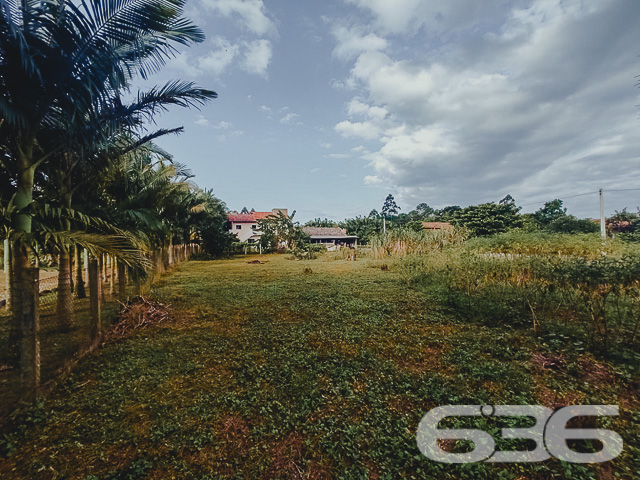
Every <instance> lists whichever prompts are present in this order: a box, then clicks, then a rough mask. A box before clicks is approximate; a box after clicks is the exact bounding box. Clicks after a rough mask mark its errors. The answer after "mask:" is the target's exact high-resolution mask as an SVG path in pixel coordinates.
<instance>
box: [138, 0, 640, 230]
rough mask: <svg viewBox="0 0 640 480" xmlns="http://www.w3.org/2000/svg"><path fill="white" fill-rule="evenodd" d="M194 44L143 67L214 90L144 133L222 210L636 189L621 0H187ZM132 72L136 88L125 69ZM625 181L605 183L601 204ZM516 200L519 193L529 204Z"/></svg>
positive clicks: (631, 34)
mask: <svg viewBox="0 0 640 480" xmlns="http://www.w3.org/2000/svg"><path fill="white" fill-rule="evenodd" d="M186 16H187V17H188V18H190V19H192V20H193V21H194V22H195V23H196V24H197V25H199V26H200V27H201V28H203V30H204V31H205V34H206V35H207V39H206V41H205V42H204V43H203V44H201V45H197V46H194V47H189V48H184V49H181V50H180V54H179V55H178V56H177V57H176V58H174V59H172V60H170V61H169V63H168V64H167V66H166V67H165V68H164V69H163V70H162V71H161V72H160V73H158V74H157V75H156V76H155V77H154V78H152V81H153V82H154V83H163V82H165V81H166V80H169V79H176V78H180V79H182V80H189V81H193V82H196V83H197V84H199V85H201V86H203V87H206V88H211V89H213V90H215V91H216V92H218V95H219V98H218V99H216V100H214V101H212V102H211V103H210V104H208V105H207V106H205V107H204V108H203V109H202V110H201V111H197V110H193V109H192V110H182V111H180V110H172V111H171V112H169V113H167V114H165V115H164V116H163V117H162V118H161V119H160V120H159V122H158V123H159V125H161V126H178V125H183V126H184V127H185V133H184V134H182V135H181V136H179V137H172V138H165V139H162V140H160V141H159V142H158V143H159V144H160V145H161V146H163V147H164V148H166V149H167V150H169V151H170V152H171V153H172V154H173V155H174V158H175V159H176V160H177V161H179V162H182V163H185V164H187V165H188V166H189V167H190V168H191V169H192V171H193V172H194V173H195V174H196V178H195V180H196V182H197V183H198V185H200V186H201V187H203V188H211V189H213V191H214V193H215V194H216V195H217V196H218V197H219V198H221V199H222V200H223V201H225V202H226V203H227V205H228V207H229V208H230V209H232V210H240V209H241V208H242V207H243V206H246V207H248V208H255V209H256V210H270V209H271V208H275V207H279V208H288V209H289V210H290V211H292V210H296V211H297V215H296V219H297V220H300V221H306V220H309V219H312V218H315V217H322V218H324V217H328V218H332V219H336V220H341V219H344V218H347V217H353V216H355V215H359V214H360V215H366V214H368V212H369V211H370V210H371V209H373V208H376V209H380V208H381V206H382V203H383V202H384V198H385V197H386V195H387V194H388V193H392V194H393V195H394V196H395V198H396V201H397V203H398V204H399V206H400V207H401V208H402V211H403V212H406V211H409V210H411V209H412V208H414V207H415V206H416V205H417V204H418V203H421V202H426V203H428V204H429V205H431V206H433V207H435V208H438V207H443V206H446V205H452V204H455V205H461V206H466V205H470V204H478V203H483V202H487V201H498V200H500V199H501V198H502V197H504V196H505V195H506V194H511V195H512V196H513V197H514V198H515V199H516V201H517V203H518V204H519V205H527V206H526V207H524V209H523V211H533V210H535V209H537V208H539V206H541V203H535V202H543V201H545V200H552V199H554V198H567V199H566V201H565V206H567V207H568V208H569V211H570V213H574V214H576V215H578V216H583V217H597V216H598V208H599V203H598V197H597V195H596V194H595V193H594V194H593V195H588V196H581V197H573V198H568V197H571V196H573V195H576V194H581V193H585V192H595V191H597V190H598V189H599V188H605V189H609V190H614V189H617V190H620V189H633V188H640V184H639V182H638V174H639V173H640V161H639V160H640V158H639V156H640V119H639V116H638V113H639V110H638V108H637V105H638V104H639V103H640V89H638V88H637V86H636V82H637V80H638V79H637V78H636V75H638V74H640V57H639V55H640V28H638V25H640V2H639V1H637V0H610V1H602V0H528V1H505V0H484V1H483V2H478V1H476V0H452V1H448V2H435V1H421V0H394V1H389V0H344V1H337V0H326V1H322V2H320V1H286V2H285V1H282V0H281V1H269V0H266V1H262V0H190V1H189V2H188V4H187V8H186ZM139 86H142V87H143V86H144V85H143V84H142V83H141V82H139ZM639 194H640V191H626V192H614V191H608V192H606V195H605V206H606V210H607V213H608V214H610V213H613V211H614V209H617V210H620V209H622V208H623V207H628V208H629V209H630V210H633V211H635V210H636V207H639V206H640V195H639ZM529 204H532V205H529Z"/></svg>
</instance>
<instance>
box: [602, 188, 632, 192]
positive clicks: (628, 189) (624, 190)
mask: <svg viewBox="0 0 640 480" xmlns="http://www.w3.org/2000/svg"><path fill="white" fill-rule="evenodd" d="M602 191H603V192H636V191H640V188H620V189H608V188H603V189H602Z"/></svg>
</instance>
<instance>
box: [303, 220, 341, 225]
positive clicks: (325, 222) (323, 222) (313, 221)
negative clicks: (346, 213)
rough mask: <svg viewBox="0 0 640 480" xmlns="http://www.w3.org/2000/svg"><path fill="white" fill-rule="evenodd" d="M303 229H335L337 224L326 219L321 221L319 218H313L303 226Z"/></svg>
mask: <svg viewBox="0 0 640 480" xmlns="http://www.w3.org/2000/svg"><path fill="white" fill-rule="evenodd" d="M304 226H305V227H337V226H338V224H337V222H334V221H333V220H329V219H328V218H325V219H321V218H315V219H313V220H309V221H308V222H307V223H305V224H304Z"/></svg>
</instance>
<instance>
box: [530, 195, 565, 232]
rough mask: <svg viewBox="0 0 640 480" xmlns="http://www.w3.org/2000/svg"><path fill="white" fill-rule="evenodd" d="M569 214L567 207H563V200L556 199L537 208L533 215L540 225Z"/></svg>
mask: <svg viewBox="0 0 640 480" xmlns="http://www.w3.org/2000/svg"><path fill="white" fill-rule="evenodd" d="M566 214H567V209H566V208H563V206H562V200H559V199H556V200H552V201H550V202H546V203H545V204H544V207H541V208H540V209H539V210H537V211H536V212H535V213H534V214H533V216H534V218H535V219H536V220H537V221H538V223H540V225H543V226H544V225H549V224H550V223H551V222H553V221H554V220H557V219H559V218H560V217H563V216H565V215H566Z"/></svg>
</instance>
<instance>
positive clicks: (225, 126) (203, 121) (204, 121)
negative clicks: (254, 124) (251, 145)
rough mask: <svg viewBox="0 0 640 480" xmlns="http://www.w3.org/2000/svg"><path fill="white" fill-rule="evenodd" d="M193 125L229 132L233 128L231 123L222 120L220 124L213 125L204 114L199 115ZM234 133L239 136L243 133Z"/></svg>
mask: <svg viewBox="0 0 640 480" xmlns="http://www.w3.org/2000/svg"><path fill="white" fill-rule="evenodd" d="M193 123H195V124H196V125H200V126H201V127H208V128H213V129H214V130H229V129H230V128H232V127H233V124H232V123H231V122H226V121H224V120H220V121H219V122H218V123H211V122H210V121H209V119H208V118H207V117H205V116H204V115H202V114H198V115H197V116H196V119H195V121H194V122H193ZM234 133H235V134H236V135H238V134H241V133H242V132H234Z"/></svg>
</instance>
